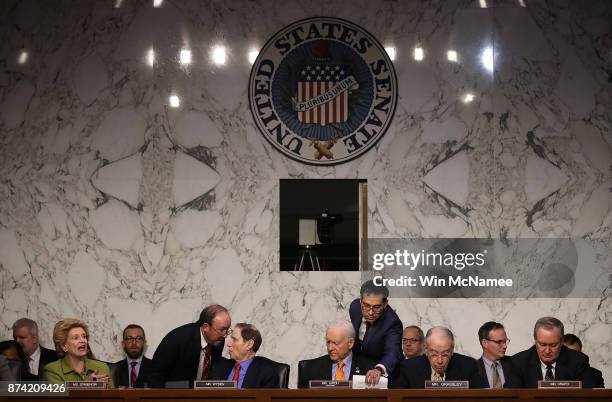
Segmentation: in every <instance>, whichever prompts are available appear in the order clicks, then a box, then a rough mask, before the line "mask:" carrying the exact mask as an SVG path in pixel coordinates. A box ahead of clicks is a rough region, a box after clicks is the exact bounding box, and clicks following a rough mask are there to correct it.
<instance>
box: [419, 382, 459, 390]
mask: <svg viewBox="0 0 612 402" xmlns="http://www.w3.org/2000/svg"><path fill="white" fill-rule="evenodd" d="M425 388H428V389H448V388H453V389H468V388H470V382H469V381H425Z"/></svg>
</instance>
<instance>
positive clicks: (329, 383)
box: [308, 380, 351, 389]
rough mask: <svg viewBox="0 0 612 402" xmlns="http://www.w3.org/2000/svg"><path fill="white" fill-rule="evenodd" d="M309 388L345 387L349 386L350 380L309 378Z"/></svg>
mask: <svg viewBox="0 0 612 402" xmlns="http://www.w3.org/2000/svg"><path fill="white" fill-rule="evenodd" d="M308 387H309V388H339V389H347V388H351V382H350V381H335V380H310V381H309V382H308Z"/></svg>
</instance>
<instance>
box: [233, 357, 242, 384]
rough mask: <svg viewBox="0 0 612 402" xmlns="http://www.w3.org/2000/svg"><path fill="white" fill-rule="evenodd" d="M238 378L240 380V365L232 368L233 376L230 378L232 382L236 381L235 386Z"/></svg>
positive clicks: (237, 364)
mask: <svg viewBox="0 0 612 402" xmlns="http://www.w3.org/2000/svg"><path fill="white" fill-rule="evenodd" d="M238 378H240V363H236V366H235V367H234V376H233V377H232V381H236V386H238Z"/></svg>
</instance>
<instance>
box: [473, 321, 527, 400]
mask: <svg viewBox="0 0 612 402" xmlns="http://www.w3.org/2000/svg"><path fill="white" fill-rule="evenodd" d="M478 340H479V341H480V346H481V347H482V356H481V357H480V359H478V361H477V362H478V372H479V373H480V376H481V377H482V380H483V382H484V383H485V384H487V385H488V388H497V389H499V388H521V385H522V384H521V380H520V378H519V375H518V372H517V369H516V367H514V364H513V363H512V361H511V360H510V358H509V357H508V356H506V350H507V349H508V344H509V343H510V339H508V337H507V336H506V330H505V328H504V326H503V325H502V324H500V323H498V322H494V321H489V322H485V323H484V324H483V325H482V326H481V327H480V329H479V330H478Z"/></svg>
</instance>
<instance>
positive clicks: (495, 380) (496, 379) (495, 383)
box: [491, 362, 502, 388]
mask: <svg viewBox="0 0 612 402" xmlns="http://www.w3.org/2000/svg"><path fill="white" fill-rule="evenodd" d="M491 368H492V369H493V388H501V387H502V383H501V378H499V372H498V371H497V362H493V365H492V366H491Z"/></svg>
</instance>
